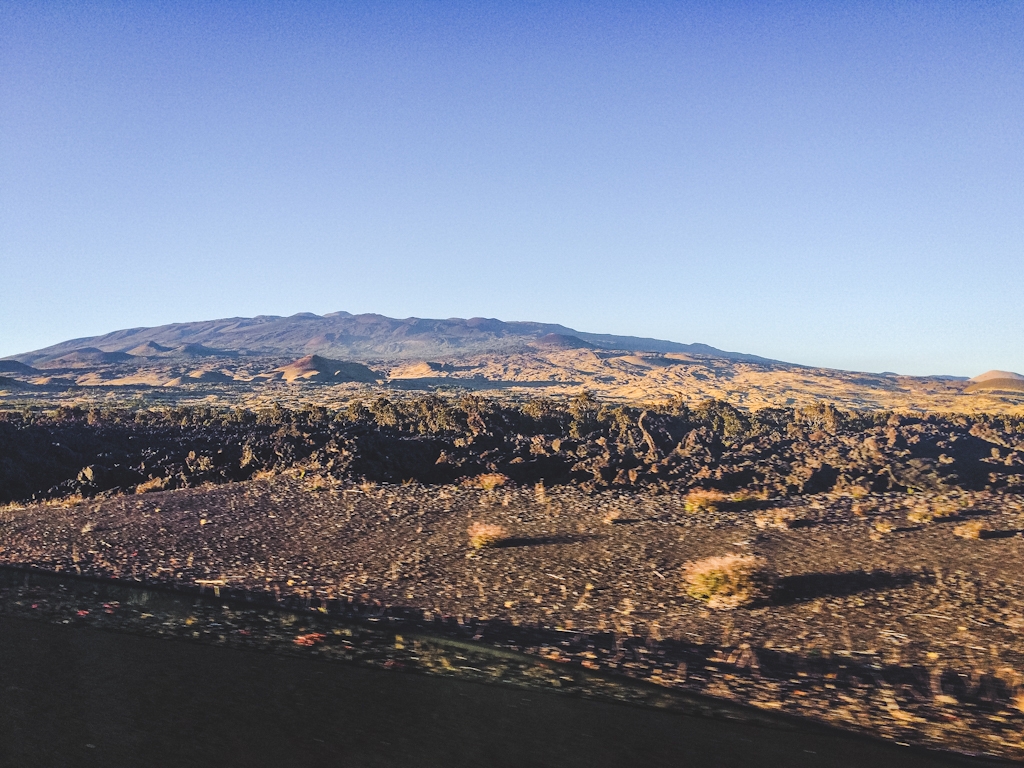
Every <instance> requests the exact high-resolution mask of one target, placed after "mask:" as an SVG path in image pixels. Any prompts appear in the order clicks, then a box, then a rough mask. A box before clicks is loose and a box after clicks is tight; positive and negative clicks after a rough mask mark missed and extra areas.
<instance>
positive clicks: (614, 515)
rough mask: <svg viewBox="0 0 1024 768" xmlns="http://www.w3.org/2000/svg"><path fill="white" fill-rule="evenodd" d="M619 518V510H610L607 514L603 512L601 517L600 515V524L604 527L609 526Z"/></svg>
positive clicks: (620, 513) (620, 514) (620, 511)
mask: <svg viewBox="0 0 1024 768" xmlns="http://www.w3.org/2000/svg"><path fill="white" fill-rule="evenodd" d="M620 517H622V510H621V509H610V510H608V511H607V512H605V513H604V514H603V515H601V522H602V523H604V524H605V525H611V524H612V523H614V522H615V521H616V520H618V519H619V518H620Z"/></svg>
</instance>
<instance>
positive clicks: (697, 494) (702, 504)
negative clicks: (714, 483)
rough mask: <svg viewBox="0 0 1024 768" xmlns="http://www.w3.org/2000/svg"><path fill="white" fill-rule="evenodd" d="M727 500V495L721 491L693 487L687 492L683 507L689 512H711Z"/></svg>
mask: <svg viewBox="0 0 1024 768" xmlns="http://www.w3.org/2000/svg"><path fill="white" fill-rule="evenodd" d="M728 500H729V497H728V496H726V495H725V494H724V493H722V492H721V491H712V490H704V489H702V488H695V489H694V490H692V491H690V492H689V493H688V494H687V496H686V503H685V507H686V511H687V512H689V513H691V514H693V513H695V512H705V511H707V512H711V511H714V510H715V509H717V508H718V507H719V506H721V505H722V504H723V503H724V502H726V501H728Z"/></svg>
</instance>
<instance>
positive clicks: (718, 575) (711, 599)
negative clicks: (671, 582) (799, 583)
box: [683, 555, 772, 610]
mask: <svg viewBox="0 0 1024 768" xmlns="http://www.w3.org/2000/svg"><path fill="white" fill-rule="evenodd" d="M683 578H684V580H685V582H686V593H687V594H688V595H689V596H690V597H692V598H694V599H696V600H701V601H702V602H706V603H707V604H708V607H709V608H716V609H719V610H728V609H732V608H738V607H739V606H741V605H746V604H748V603H751V602H753V601H754V600H757V599H763V598H766V597H767V596H768V595H769V594H771V588H772V579H771V578H770V574H769V573H768V572H767V570H766V569H765V567H764V562H763V561H762V560H761V559H760V558H758V557H756V556H754V555H724V556H722V557H708V558H705V559H703V560H696V561H694V562H691V563H688V564H687V565H686V566H685V568H684V571H683Z"/></svg>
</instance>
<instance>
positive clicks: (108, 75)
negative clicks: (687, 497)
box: [0, 0, 1024, 375]
mask: <svg viewBox="0 0 1024 768" xmlns="http://www.w3.org/2000/svg"><path fill="white" fill-rule="evenodd" d="M1022 296H1024V4H1022V3H1020V2H1006V3H985V2H964V3H941V2H922V3H913V2H899V3H846V4H843V3H821V2H813V3H806V4H802V3H786V2H762V3H729V2H715V3H684V2H679V3H676V2H673V3H650V4H643V3H638V2H628V3H627V2H620V3H604V4H602V3H597V2H587V3H579V4H574V3H571V2H557V3H545V2H530V3H525V2H524V3H511V2H494V3H469V2H466V3H443V2H430V3H416V2H409V1H406V0H402V1H401V2H392V3H358V2H352V3H342V2H324V3H313V2H272V3H266V4H260V3H257V2H242V3H237V4H232V3H228V2H210V3H205V2H204V3H196V4H190V3H187V2H173V3H157V2H145V3H143V2H138V3H88V2H74V3H67V4H61V3H31V2H17V1H16V0H8V2H5V3H2V4H0V355H9V354H14V353H18V352H23V351H27V350H30V349H34V348H38V347H41V346H44V345H47V344H52V343H55V342H58V341H62V340H65V339H68V338H72V337H79V336H88V335H94V334H99V333H104V332H107V331H112V330H115V329H118V328H125V327H133V326H142V325H157V324H162V323H167V322H177V321H188V320H203V319H212V318H216V317H228V316H235V315H245V316H251V315H257V314H277V315H288V314H293V313H296V312H301V311H311V312H317V313H325V312H331V311H335V310H347V311H349V312H379V313H381V314H386V315H391V316H397V317H407V316H412V315H415V316H421V317H470V316H487V317H498V318H501V319H504V320H538V321H545V322H558V323H563V324H565V325H568V326H572V327H575V328H577V329H579V330H584V331H592V332H606V333H618V334H634V335H643V336H655V337H659V338H666V339H672V340H675V341H681V342H694V341H699V342H703V343H707V344H712V345H714V346H717V347H721V348H724V349H730V350H736V351H742V352H750V353H754V354H759V355H764V356H767V357H772V358H777V359H783V360H789V361H793V362H800V363H807V364H815V365H826V366H831V367H837V368H847V369H857V370H870V371H881V370H893V371H899V372H903V373H918V374H928V373H947V374H960V375H974V374H977V373H980V372H982V371H985V370H987V369H990V368H1003V369H1009V370H1016V371H1020V372H1022V373H1024V314H1022V308H1024V307H1022Z"/></svg>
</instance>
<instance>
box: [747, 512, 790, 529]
mask: <svg viewBox="0 0 1024 768" xmlns="http://www.w3.org/2000/svg"><path fill="white" fill-rule="evenodd" d="M799 519H800V518H799V517H798V516H797V514H796V512H794V511H793V510H791V509H773V510H770V511H768V512H762V513H760V514H757V515H755V516H754V525H756V526H757V527H758V528H779V529H782V530H785V529H787V528H794V527H795V526H796V524H797V522H798V521H799Z"/></svg>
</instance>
